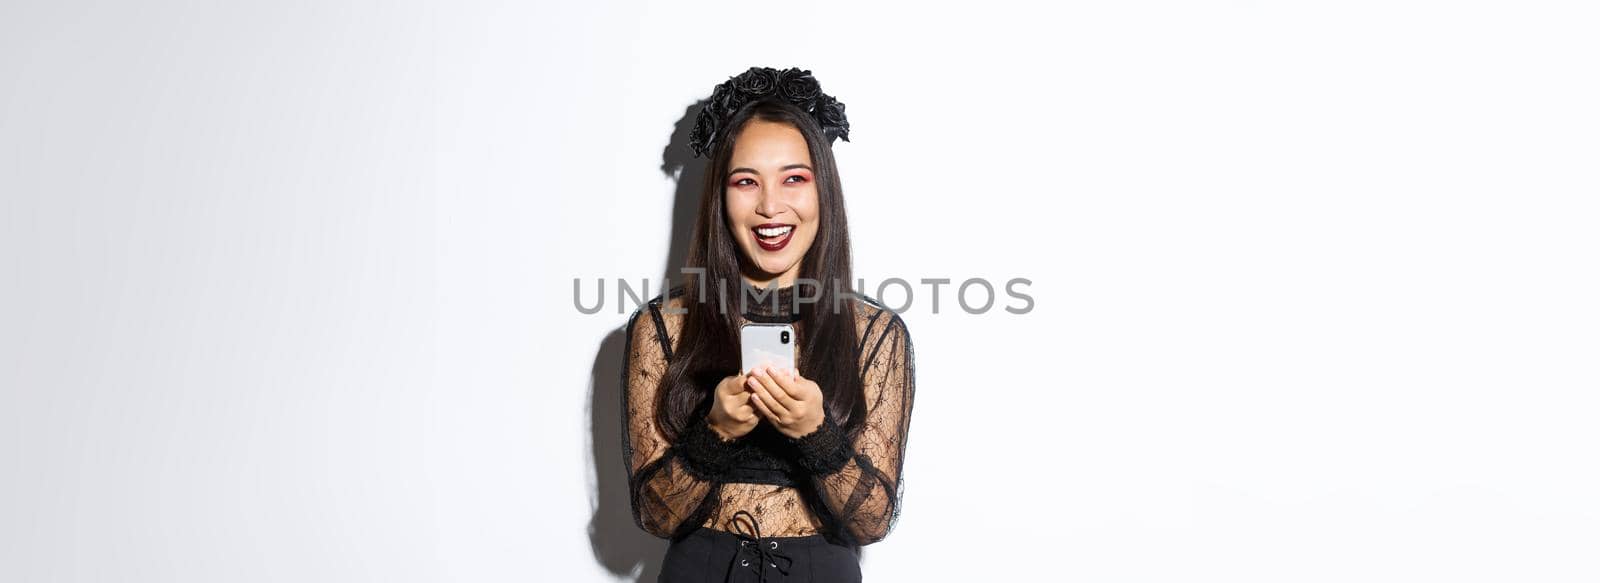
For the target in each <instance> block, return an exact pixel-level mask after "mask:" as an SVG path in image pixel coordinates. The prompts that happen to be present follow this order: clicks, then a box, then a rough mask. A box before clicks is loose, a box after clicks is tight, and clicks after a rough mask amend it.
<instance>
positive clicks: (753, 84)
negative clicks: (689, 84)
mask: <svg viewBox="0 0 1600 583" xmlns="http://www.w3.org/2000/svg"><path fill="white" fill-rule="evenodd" d="M763 98H767V99H771V98H779V99H783V100H785V101H788V102H789V103H792V104H794V105H795V106H796V107H799V108H800V109H801V110H802V111H805V112H807V113H810V114H811V117H812V118H813V119H816V120H817V125H819V126H822V133H823V135H825V136H827V138H828V143H829V144H832V143H833V140H834V139H843V140H844V141H846V142H848V141H850V122H849V120H847V119H845V116H844V104H843V103H840V102H839V100H837V99H834V98H833V96H830V95H828V94H826V93H823V92H822V86H821V85H818V84H817V79H816V78H815V77H812V76H811V71H806V70H803V69H797V68H792V67H791V68H788V69H784V70H782V71H779V70H777V69H773V68H771V67H751V68H750V70H748V71H745V72H743V73H740V74H739V75H738V76H735V77H729V78H728V80H727V81H724V82H722V83H719V84H717V87H716V88H715V89H713V90H712V91H711V98H710V99H707V100H706V103H705V107H702V108H701V109H700V115H699V116H698V117H696V118H695V120H694V130H693V131H691V132H690V133H689V148H690V149H691V150H694V155H696V156H705V157H710V156H711V151H712V150H714V149H715V148H716V147H717V141H718V140H719V139H722V138H723V136H722V135H721V132H723V131H725V130H726V129H727V128H726V127H725V126H726V125H727V123H728V118H730V117H732V116H733V114H734V112H737V111H739V108H740V107H742V106H744V104H746V103H749V102H751V101H756V100H758V99H763Z"/></svg>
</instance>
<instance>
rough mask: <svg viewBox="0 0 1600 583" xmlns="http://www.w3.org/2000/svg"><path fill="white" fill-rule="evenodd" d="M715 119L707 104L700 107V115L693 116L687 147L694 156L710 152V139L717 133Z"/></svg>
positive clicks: (705, 154) (706, 154)
mask: <svg viewBox="0 0 1600 583" xmlns="http://www.w3.org/2000/svg"><path fill="white" fill-rule="evenodd" d="M717 119H718V118H717V116H716V115H715V114H713V113H712V111H711V108H710V107H709V106H707V107H703V108H701V109H700V115H698V116H696V117H695V119H694V129H693V130H691V131H690V132H689V147H690V148H692V149H693V150H694V154H695V155H696V156H709V155H710V154H711V147H712V140H713V139H714V138H715V137H716V134H717Z"/></svg>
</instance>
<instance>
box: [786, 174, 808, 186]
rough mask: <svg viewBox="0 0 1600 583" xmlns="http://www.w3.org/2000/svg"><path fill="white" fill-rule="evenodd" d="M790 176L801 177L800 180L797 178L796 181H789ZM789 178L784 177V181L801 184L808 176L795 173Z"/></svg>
mask: <svg viewBox="0 0 1600 583" xmlns="http://www.w3.org/2000/svg"><path fill="white" fill-rule="evenodd" d="M789 178H799V180H796V181H794V182H789ZM789 178H785V179H783V181H784V182H785V183H788V184H800V183H802V182H805V181H806V177H804V176H801V175H799V174H795V175H793V176H790V177H789Z"/></svg>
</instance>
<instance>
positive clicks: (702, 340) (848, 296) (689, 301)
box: [656, 99, 866, 439]
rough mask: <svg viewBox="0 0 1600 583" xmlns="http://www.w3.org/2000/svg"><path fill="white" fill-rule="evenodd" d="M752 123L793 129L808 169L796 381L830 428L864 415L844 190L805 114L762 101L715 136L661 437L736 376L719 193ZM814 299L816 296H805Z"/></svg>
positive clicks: (729, 247) (661, 406)
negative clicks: (807, 236)
mask: <svg viewBox="0 0 1600 583" xmlns="http://www.w3.org/2000/svg"><path fill="white" fill-rule="evenodd" d="M754 119H759V120H763V121H769V122H780V123H786V124H789V125H791V126H794V128H795V129H797V130H799V131H800V135H801V136H804V137H805V140H806V146H807V149H808V150H809V151H810V153H811V163H812V165H813V166H814V168H813V169H812V172H813V176H814V180H815V184H816V188H817V207H818V221H819V224H818V228H817V236H816V238H815V239H814V240H813V241H812V243H811V248H810V249H807V250H806V254H805V256H804V257H803V258H802V259H801V265H800V275H799V280H797V283H796V285H795V289H794V290H793V292H794V296H795V300H796V301H795V304H796V305H797V307H798V308H799V312H800V314H799V318H800V319H799V321H798V322H796V326H795V334H796V336H797V337H798V338H797V340H796V344H797V346H798V347H799V358H798V360H799V368H800V375H801V376H803V377H805V378H807V379H810V380H812V381H815V382H816V383H817V385H818V386H820V387H822V392H823V396H824V401H825V404H824V406H825V408H826V409H827V415H828V416H830V417H831V418H832V419H833V420H834V422H835V423H837V424H839V426H840V427H843V428H845V429H846V430H847V431H851V430H853V429H855V428H856V427H858V426H859V425H860V423H861V420H862V419H863V418H864V417H865V411H864V408H865V402H866V398H865V396H864V395H863V393H862V386H861V376H860V373H859V371H858V370H857V368H856V367H857V364H858V363H857V362H856V361H857V358H858V356H857V354H856V350H857V347H856V342H857V338H856V334H857V333H856V323H855V313H856V312H855V307H856V306H855V303H854V302H855V292H854V291H853V288H851V287H850V282H851V281H853V278H852V277H851V270H850V230H849V228H848V227H847V225H846V224H845V212H844V189H843V188H842V187H841V186H840V183H839V171H838V166H837V164H836V163H835V162H834V159H833V147H832V144H831V140H829V139H828V138H827V136H826V135H825V134H823V131H822V127H821V126H820V125H818V123H817V121H816V119H815V118H813V117H812V116H811V115H810V114H809V113H807V112H805V111H802V110H800V108H798V107H795V106H794V105H792V104H790V103H788V102H787V101H782V100H766V99H763V100H756V101H752V102H750V103H747V104H745V105H744V106H743V107H741V108H740V109H739V110H738V111H736V112H735V113H734V114H733V115H732V116H730V118H729V119H728V122H727V124H726V125H725V126H724V129H723V130H722V131H724V132H726V134H725V136H724V137H723V138H722V139H719V140H718V141H717V147H716V152H715V154H714V155H713V156H712V157H711V160H710V162H709V167H708V169H707V170H708V171H707V172H706V174H705V186H704V188H703V189H702V190H701V194H700V208H699V212H698V218H697V219H696V220H695V227H694V235H693V237H692V240H691V242H690V244H689V256H688V259H687V262H686V263H687V267H689V268H700V269H704V270H705V277H704V278H701V277H699V276H698V275H695V276H692V277H689V278H687V279H686V281H685V284H684V286H683V289H684V294H683V297H684V300H685V301H684V305H685V308H686V312H685V313H684V315H683V327H682V329H681V331H680V332H679V333H678V346H677V348H675V349H674V350H673V361H672V364H671V365H670V366H669V367H667V372H666V374H664V375H662V377H661V383H662V387H661V389H662V390H660V391H658V392H657V395H659V399H660V402H659V403H658V404H657V407H656V418H657V426H658V427H662V428H663V430H664V432H666V433H667V434H668V436H669V438H671V439H676V436H677V435H678V434H679V432H681V431H682V429H683V428H684V427H687V424H688V423H689V422H691V421H695V420H698V419H699V418H701V417H703V415H704V414H705V412H707V411H709V410H710V407H711V399H712V392H713V391H714V390H715V388H716V386H717V383H718V382H720V381H721V380H722V379H723V378H724V377H728V376H732V375H737V374H739V370H740V366H739V342H738V338H739V320H738V318H737V316H736V315H735V314H734V313H730V312H729V309H733V310H737V309H739V306H740V305H741V304H740V298H741V294H742V293H744V291H743V290H744V289H745V288H744V286H746V285H748V284H746V283H745V282H744V280H743V279H742V278H741V277H740V251H739V248H738V243H737V241H736V240H735V239H734V237H733V233H732V232H731V231H730V230H729V228H728V221H727V207H726V205H725V204H724V199H723V189H724V188H725V187H726V186H725V184H726V181H725V179H726V177H727V173H728V165H729V163H730V160H731V159H732V158H733V148H734V144H735V142H737V140H738V138H739V132H740V130H741V129H742V128H743V127H744V126H745V124H746V123H748V122H749V121H750V120H754ZM804 281H812V282H817V283H820V284H821V285H820V286H802V285H801V284H800V282H804ZM702 285H703V286H704V287H702ZM771 285H772V289H769V290H768V291H769V292H774V293H775V288H776V282H774V283H773V284H771ZM805 287H820V288H822V289H820V290H810V289H803V288H805ZM817 292H820V295H819V296H814V295H813V294H814V293H817ZM802 293H804V294H805V297H806V298H807V299H808V300H809V299H810V298H812V297H817V301H816V302H815V303H809V302H800V301H799V298H800V297H801V295H802ZM724 300H727V301H726V303H724ZM836 300H837V301H836ZM836 305H837V306H838V309H837V310H836V309H834V308H835V306H836Z"/></svg>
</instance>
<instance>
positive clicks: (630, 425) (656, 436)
mask: <svg viewBox="0 0 1600 583" xmlns="http://www.w3.org/2000/svg"><path fill="white" fill-rule="evenodd" d="M627 338H628V347H627V353H626V356H624V359H623V366H622V387H623V389H622V400H623V403H622V414H623V420H622V421H623V428H624V429H623V435H622V447H623V458H624V459H625V461H626V462H627V464H628V491H629V493H630V501H631V504H632V507H633V519H634V523H635V524H638V525H639V528H641V529H644V531H645V532H648V533H650V534H653V535H655V536H658V537H662V538H672V537H675V536H677V535H679V534H682V533H685V532H688V531H690V530H693V529H694V528H696V527H698V526H699V525H700V524H701V523H702V522H704V520H705V517H707V516H708V515H709V512H710V511H711V510H712V507H713V506H714V505H715V503H716V499H717V494H718V492H719V491H720V488H721V484H720V482H719V481H717V480H714V479H712V478H711V476H713V475H714V474H718V473H721V472H722V471H725V469H726V466H727V465H728V464H730V463H732V461H733V458H732V455H731V454H732V452H733V451H734V450H733V449H732V447H731V446H730V445H728V444H726V443H724V442H722V441H721V438H720V437H718V436H717V435H716V433H715V432H713V431H712V430H711V428H710V427H709V426H708V425H706V423H704V422H703V418H702V421H701V422H697V423H690V424H689V428H688V429H686V430H685V431H684V433H683V435H681V436H680V437H679V439H678V441H679V443H678V444H677V445H674V444H672V443H670V442H669V441H668V439H667V437H666V436H665V434H664V433H663V432H662V431H661V428H660V427H659V426H658V425H657V423H656V416H655V411H656V394H657V392H658V389H659V385H660V381H661V376H662V374H664V373H665V372H666V370H667V361H668V359H669V358H670V355H671V350H672V348H671V342H670V340H669V338H668V336H667V333H666V329H665V323H664V322H663V321H662V317H661V312H660V310H659V308H658V306H657V305H655V304H654V303H651V304H646V305H645V306H642V307H640V308H639V310H638V311H636V312H634V314H633V316H632V317H630V318H629V319H628V327H627Z"/></svg>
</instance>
